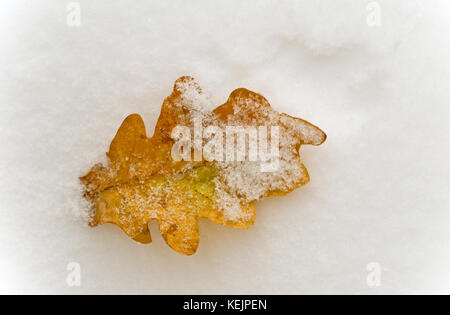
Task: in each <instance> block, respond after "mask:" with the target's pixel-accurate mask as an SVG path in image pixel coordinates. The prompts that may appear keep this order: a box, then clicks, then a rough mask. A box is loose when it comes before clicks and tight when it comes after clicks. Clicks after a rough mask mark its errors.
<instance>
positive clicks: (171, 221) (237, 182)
mask: <svg viewBox="0 0 450 315" xmlns="http://www.w3.org/2000/svg"><path fill="white" fill-rule="evenodd" d="M211 108H212V107H211V102H210V101H209V98H208V96H207V94H206V93H204V92H203V91H202V89H201V88H200V86H199V85H198V84H197V83H196V82H195V80H194V79H193V78H191V77H181V78H179V79H178V80H177V81H176V82H175V86H174V90H173V92H172V94H171V95H170V96H169V97H167V98H166V99H165V101H164V103H163V105H162V108H161V114H160V116H159V119H158V122H157V124H156V127H155V132H154V135H153V136H152V137H151V138H148V137H147V135H146V131H145V125H144V122H143V120H142V118H141V117H140V116H139V115H138V114H132V115H130V116H128V117H127V118H126V119H125V120H124V122H123V123H122V125H121V127H120V128H119V130H118V131H117V134H116V136H115V137H114V139H113V141H112V143H111V145H110V148H109V152H108V153H107V156H108V158H109V165H102V164H96V165H94V166H93V167H92V169H91V170H90V172H89V173H88V174H86V175H85V176H83V177H81V178H80V180H81V181H82V183H83V184H84V185H85V197H86V198H87V199H88V200H90V201H91V202H92V205H93V217H92V220H91V222H90V224H91V226H97V225H99V224H104V223H113V224H116V225H117V226H119V227H120V228H122V230H123V231H124V232H125V233H126V234H128V235H129V236H130V237H131V238H132V239H134V240H136V241H138V242H141V243H150V242H151V236H150V232H149V229H148V223H149V221H151V220H157V221H158V222H159V227H160V231H161V234H162V235H163V237H164V239H165V240H166V242H167V244H168V245H169V246H170V247H172V248H173V249H174V250H176V251H177V252H179V253H181V254H185V255H191V254H193V253H195V251H196V250H197V247H198V244H199V231H198V220H199V219H200V218H208V219H210V220H212V221H214V222H217V223H220V224H224V225H227V226H231V227H235V228H248V227H250V226H251V225H252V224H253V222H254V220H255V209H254V206H253V203H254V201H256V200H259V199H261V198H263V197H265V196H273V195H284V194H287V193H289V192H290V191H292V190H294V189H295V188H298V187H300V186H302V185H304V184H306V183H307V182H308V181H309V176H308V173H307V171H306V168H305V167H304V166H303V164H302V163H301V161H300V156H299V148H300V146H301V145H302V144H312V145H319V144H321V143H323V142H324V141H325V139H326V135H325V133H323V132H322V131H321V130H320V129H319V128H317V127H315V126H313V125H311V124H309V123H308V122H306V121H304V120H301V119H298V118H294V117H291V116H289V115H286V114H279V113H278V112H276V111H275V110H273V109H272V108H271V106H270V105H269V103H268V102H267V100H266V99H265V98H264V97H263V96H261V95H259V94H257V93H254V92H251V91H249V90H246V89H237V90H235V91H233V92H232V93H231V95H230V97H229V99H228V101H227V102H226V103H225V104H223V105H221V106H219V107H217V108H216V109H214V110H212V111H211V110H210V109H211ZM176 126H187V127H188V128H189V130H192V131H193V132H192V134H193V135H194V134H195V130H196V129H195V128H196V127H198V126H200V127H201V128H202V129H201V130H205V129H206V128H207V127H208V126H215V127H219V128H222V129H223V130H225V129H226V127H227V126H246V127H254V128H255V130H257V128H259V127H261V126H263V127H271V126H278V127H279V139H280V140H279V145H278V147H279V157H278V159H279V160H278V161H279V162H278V163H277V168H276V169H274V170H271V171H270V172H267V171H262V170H261V163H262V162H261V161H254V160H252V161H250V160H249V159H248V156H247V159H245V160H240V161H236V160H234V161H231V160H227V159H226V158H224V159H223V160H214V161H211V160H210V161H207V160H206V159H205V158H202V159H200V160H192V161H184V160H178V159H176V160H175V159H174V158H173V157H172V154H171V152H172V148H173V146H174V144H175V142H176V141H175V139H173V138H172V131H173V129H174V128H175V127H176ZM202 135H203V134H202ZM224 136H225V133H224ZM272 138H273V136H272V134H270V135H268V137H267V139H268V141H269V142H270V141H271V140H273V139H272ZM206 141H207V139H203V138H202V139H201V145H202V146H204V145H205V142H206ZM233 141H234V140H233ZM247 141H249V140H247ZM225 143H226V141H225V140H224V141H223V143H221V145H224V144H225ZM247 145H248V143H247ZM258 153H259V151H258ZM223 154H226V148H225V149H224V153H223ZM192 156H193V155H191V157H192Z"/></svg>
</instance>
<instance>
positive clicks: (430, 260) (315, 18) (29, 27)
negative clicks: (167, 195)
mask: <svg viewBox="0 0 450 315" xmlns="http://www.w3.org/2000/svg"><path fill="white" fill-rule="evenodd" d="M69 2H70V1H67V2H66V1H57V0H53V1H52V0H41V1H25V0H3V1H1V2H0V128H1V133H0V155H1V159H0V163H1V164H0V176H1V180H0V211H1V220H0V292H1V293H61V294H71V293H75V294H78V293H186V294H220V293H235V294H238V293H245V294H256V293H260V294H271V293H273V294H278V293H362V294H371V293H374V294H378V293H450V267H449V266H450V242H449V239H450V220H449V219H450V215H449V211H450V202H449V196H450V191H449V190H450V189H449V178H450V164H449V154H450V141H449V140H450V139H449V134H450V127H449V123H448V121H447V120H448V118H449V116H450V115H449V114H450V109H449V102H450V89H449V87H450V58H449V56H450V38H449V36H448V33H449V31H450V19H449V18H448V16H449V15H450V4H449V2H448V1H445V0H435V1H412V0H390V1H388V0H383V1H381V0H379V1H376V2H374V1H363V0H340V1H336V0H321V1H319V0H318V1H267V0H258V1H256V0H253V1H235V0H233V1H231V0H226V1H174V0H172V1H143V0H135V1H129V0H120V1H118V0H115V1H111V0H108V1H107V0H96V1H89V0H79V1H77V3H79V5H80V8H81V24H80V26H79V27H69V26H68V25H67V23H66V18H67V15H68V14H69V12H68V11H67V4H68V3H69ZM373 3H375V5H377V4H378V5H379V7H380V9H381V11H380V12H381V25H379V26H378V27H374V26H370V25H371V24H370V23H369V24H370V25H369V24H368V23H367V18H368V15H369V14H371V13H373V11H369V10H368V4H371V5H369V8H373ZM182 75H190V76H193V77H195V78H196V79H197V81H198V82H199V83H200V84H201V86H202V87H203V88H204V89H205V90H207V91H208V92H209V93H210V98H211V100H212V101H213V103H214V104H216V105H220V104H222V103H224V102H225V101H226V99H227V97H228V95H229V94H230V93H231V91H232V90H234V89H236V88H239V87H245V88H247V89H250V90H253V91H255V92H258V93H261V94H262V95H264V96H265V97H266V98H267V99H268V101H269V102H270V103H271V105H272V107H273V108H274V109H276V110H277V111H279V112H285V113H287V114H289V115H292V116H296V117H301V118H303V119H306V120H308V121H310V122H311V123H313V124H315V125H317V126H318V127H320V128H321V129H322V130H324V131H325V132H326V133H327V135H328V139H327V141H326V142H325V143H324V144H323V145H321V146H319V147H313V146H303V147H302V149H301V154H302V161H303V163H304V164H305V166H306V167H307V169H308V171H309V174H310V177H311V182H310V183H309V184H307V185H306V186H304V187H301V188H300V189H298V190H296V191H294V192H293V193H291V194H289V195H287V196H284V197H273V198H268V199H264V200H263V201H259V202H258V203H257V204H256V209H257V219H256V222H255V225H254V226H253V227H251V228H250V229H248V230H237V229H232V228H229V227H225V226H221V225H218V224H215V223H213V222H210V221H208V220H206V219H205V220H202V221H201V222H200V233H201V239H200V247H199V249H198V252H197V253H196V254H195V255H194V256H189V257H187V256H182V255H180V254H178V253H176V252H174V251H173V250H171V249H170V248H169V247H168V246H167V245H166V244H165V243H164V240H163V239H162V237H161V236H160V235H159V231H158V228H157V224H156V223H155V222H154V223H152V224H151V225H150V229H151V232H152V237H153V243H151V244H149V245H142V244H139V243H136V242H133V241H132V240H131V239H130V238H128V237H127V236H126V235H125V234H124V233H123V232H122V231H121V230H120V229H119V228H118V227H116V226H113V225H104V226H100V227H97V228H95V229H91V228H89V227H87V226H86V225H85V223H84V220H83V217H85V216H86V215H87V210H86V209H87V208H86V202H85V201H84V200H83V199H82V198H80V196H81V193H80V189H81V187H80V185H79V182H78V179H77V178H78V176H81V175H83V174H84V173H86V172H87V171H88V170H89V168H90V167H91V166H92V165H93V164H94V163H96V162H98V161H102V160H104V159H105V155H104V154H105V152H106V151H107V150H108V146H109V144H110V142H111V140H112V138H113V137H114V135H115V133H116V131H117V129H118V127H119V126H120V123H121V122H122V120H123V119H124V118H125V117H126V116H127V115H128V114H131V113H139V114H141V115H142V117H143V119H144V121H145V123H146V126H147V133H148V134H149V135H151V134H152V133H153V128H154V125H155V123H156V119H157V117H158V114H159V110H160V107H161V104H162V102H163V100H164V98H165V97H167V96H168V95H169V94H170V93H171V91H172V88H173V83H174V81H175V80H176V79H177V78H178V77H180V76H182ZM71 262H76V263H79V264H80V267H81V285H80V286H69V285H68V284H67V282H66V278H67V276H68V274H69V273H70V271H68V270H67V266H68V264H69V263H71ZM372 262H375V263H377V264H379V266H380V268H381V285H380V286H376V287H373V286H370V285H368V282H367V277H368V275H369V273H370V271H368V270H367V269H366V268H367V266H368V264H370V263H372ZM369 280H370V279H369ZM369 284H370V281H369Z"/></svg>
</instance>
